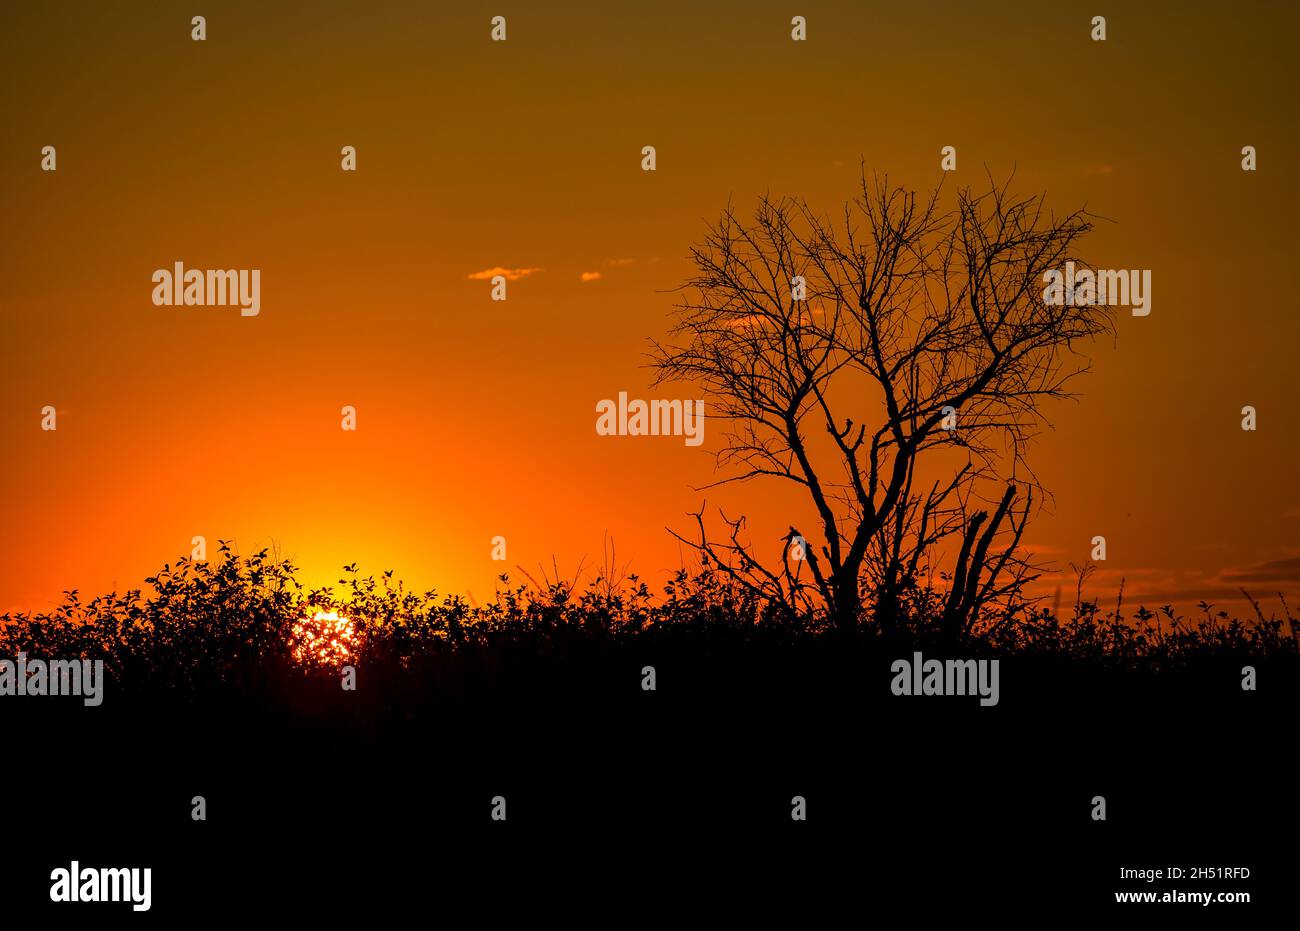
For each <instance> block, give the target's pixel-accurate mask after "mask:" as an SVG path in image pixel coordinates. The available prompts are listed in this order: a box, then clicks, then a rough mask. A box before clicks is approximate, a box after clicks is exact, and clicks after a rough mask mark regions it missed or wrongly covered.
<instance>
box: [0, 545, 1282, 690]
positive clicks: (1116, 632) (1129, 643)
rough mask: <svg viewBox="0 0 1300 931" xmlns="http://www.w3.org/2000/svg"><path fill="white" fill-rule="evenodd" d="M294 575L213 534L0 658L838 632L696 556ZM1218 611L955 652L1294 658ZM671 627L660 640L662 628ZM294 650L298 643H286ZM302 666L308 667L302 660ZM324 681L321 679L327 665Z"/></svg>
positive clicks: (175, 673)
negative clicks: (209, 548) (660, 569)
mask: <svg viewBox="0 0 1300 931" xmlns="http://www.w3.org/2000/svg"><path fill="white" fill-rule="evenodd" d="M297 571H298V568H297V567H296V566H294V565H293V564H292V562H291V561H289V560H286V559H276V558H273V557H271V556H269V555H268V551H267V550H261V551H260V552H257V553H255V554H253V555H251V556H247V557H243V556H240V555H238V554H237V553H235V552H234V551H233V548H232V547H231V545H230V544H229V543H227V542H222V544H221V547H220V552H219V556H218V558H217V559H216V560H214V561H210V562H195V561H192V560H189V559H184V558H182V559H181V560H180V561H179V562H177V563H176V564H175V565H174V566H173V565H167V566H164V567H163V569H162V571H160V572H159V573H158V574H157V575H156V576H154V577H151V578H148V579H146V580H145V582H146V584H147V585H148V586H149V589H148V590H147V591H146V590H141V589H133V590H130V591H127V592H125V593H124V594H118V593H111V594H108V595H103V596H100V597H97V598H94V599H93V600H91V601H88V602H82V601H81V599H80V596H79V594H78V593H77V592H76V591H69V592H65V593H64V596H65V597H64V601H63V603H62V604H61V605H60V606H59V607H58V608H57V609H56V610H55V611H54V612H52V613H49V614H35V615H28V614H18V615H8V614H6V615H0V656H14V655H16V654H17V653H18V652H19V651H26V652H27V653H28V654H29V655H32V656H52V657H53V656H57V657H62V658H74V657H76V658H96V659H103V660H104V662H105V666H106V667H107V668H108V669H109V671H110V673H111V674H112V676H113V679H114V680H115V681H118V682H132V681H148V682H149V683H150V685H151V686H152V687H159V686H161V687H172V688H177V687H179V688H183V689H189V690H200V689H203V688H204V687H206V686H211V685H234V686H243V687H246V688H248V689H256V688H257V687H258V684H259V683H264V682H266V681H267V679H268V675H269V674H274V673H276V672H277V671H278V672H280V673H290V674H310V673H311V671H312V667H313V666H322V665H327V666H329V667H331V668H333V667H335V666H337V665H338V664H339V663H340V659H339V654H338V653H337V652H335V653H333V654H331V655H330V656H329V658H328V660H327V661H326V660H323V659H322V658H318V657H311V656H309V657H308V659H307V661H305V662H304V661H302V660H301V658H300V659H298V660H295V658H294V653H295V649H297V648H298V647H300V646H301V644H302V643H303V639H304V636H303V635H304V624H305V625H306V627H307V629H308V630H310V624H311V618H313V617H314V616H315V615H316V614H318V613H322V612H338V614H339V615H340V616H341V617H344V618H347V619H348V620H349V621H350V622H351V627H352V629H351V634H352V639H351V641H350V644H349V648H348V650H347V658H346V659H343V660H341V662H353V663H358V664H365V665H372V664H382V665H395V666H398V667H407V666H408V665H409V664H410V663H411V662H412V661H414V660H420V659H424V658H432V657H438V656H444V657H445V656H447V655H449V654H453V653H456V652H458V651H464V650H471V651H482V650H487V651H492V650H497V649H503V650H504V649H513V648H517V647H523V648H525V649H528V648H532V649H535V650H537V651H553V650H555V649H556V648H563V647H564V646H565V645H576V644H580V643H583V642H592V641H620V640H629V639H632V638H638V637H644V638H653V637H656V636H659V635H661V634H664V635H669V636H673V637H676V638H679V639H678V640H677V643H678V645H679V646H683V647H684V648H686V649H689V648H690V646H689V645H690V644H691V643H698V644H699V645H701V646H704V645H717V644H719V643H724V642H728V641H733V642H746V641H762V642H764V643H767V644H773V643H778V644H779V643H780V642H782V641H787V642H794V641H800V640H813V639H816V638H824V637H843V636H845V634H844V631H843V630H842V629H840V628H838V627H836V626H834V625H833V624H832V622H831V620H830V619H829V618H827V617H826V616H824V615H823V614H820V613H817V612H811V613H807V614H801V615H796V614H792V613H791V612H790V611H789V609H788V608H787V607H785V606H784V605H780V604H777V603H773V602H764V601H762V600H760V599H759V598H757V597H756V596H754V595H753V594H752V593H750V592H748V591H746V590H745V589H743V588H742V587H740V586H738V585H736V584H735V582H734V581H732V580H731V579H730V578H729V577H728V576H727V575H726V574H725V573H723V572H719V571H716V569H715V568H713V567H710V566H709V565H708V564H707V563H706V564H704V565H702V566H701V567H699V568H698V569H697V570H696V571H694V572H688V571H686V570H684V569H683V570H679V571H678V572H677V573H676V574H675V575H674V577H673V578H672V580H671V581H670V582H668V583H667V584H666V585H664V587H663V590H662V594H661V595H658V596H656V595H655V594H653V593H652V592H651V590H650V588H649V586H647V584H646V583H645V582H644V581H643V580H641V579H640V578H638V577H637V576H636V575H635V574H632V575H625V574H623V573H620V572H617V571H611V569H610V567H608V566H607V567H606V568H605V570H603V571H601V572H599V573H598V574H597V575H596V576H595V577H594V578H593V579H591V580H590V581H589V582H588V583H587V584H586V585H585V587H580V584H579V583H580V575H581V574H580V573H578V574H575V577H574V578H573V579H572V580H564V579H560V578H559V576H558V573H557V574H556V577H555V578H554V579H552V578H551V576H550V575H549V574H544V575H543V580H542V582H541V583H538V582H537V581H536V580H535V579H534V578H533V577H532V576H531V575H529V574H528V573H527V572H524V575H525V576H526V577H527V578H528V579H529V582H528V584H521V585H511V584H510V581H509V577H508V576H507V575H504V574H503V575H502V576H500V581H501V585H500V586H499V587H498V589H497V591H496V593H495V596H494V598H493V599H492V600H491V601H490V602H488V603H486V604H483V605H478V604H473V603H471V602H469V601H467V600H465V599H464V598H462V597H461V596H459V595H445V596H442V597H439V595H438V594H437V592H435V591H425V592H418V593H417V592H410V591H407V590H406V589H405V587H404V586H403V584H402V583H401V582H400V581H395V580H394V579H393V577H392V576H393V573H392V572H391V571H390V572H385V573H383V574H382V575H381V576H380V577H379V578H378V579H376V578H375V577H373V576H367V577H364V578H363V577H361V575H360V573H359V571H358V569H357V567H356V565H351V566H346V567H345V568H344V578H342V579H341V580H340V583H339V587H337V588H319V589H307V588H305V587H304V586H303V585H302V583H300V582H299V581H298V579H297V578H296V572H297ZM1248 597H1249V596H1248ZM943 600H944V593H943V592H940V591H934V590H931V589H925V588H912V589H910V590H909V591H908V592H906V593H905V595H904V597H902V598H900V599H898V602H897V603H898V611H899V617H898V618H897V619H896V620H895V624H894V632H893V633H892V634H891V636H890V638H889V645H890V646H891V648H893V647H896V648H903V647H910V646H916V647H922V646H925V645H933V644H935V643H938V642H940V640H939V638H938V625H939V621H940V616H941V612H942V605H943ZM1252 604H1253V605H1254V608H1255V613H1256V617H1255V618H1253V619H1251V620H1250V621H1249V622H1246V621H1242V620H1240V619H1237V618H1232V617H1230V616H1229V615H1228V614H1227V613H1226V612H1224V611H1218V612H1215V611H1214V610H1213V608H1214V606H1213V605H1210V604H1206V603H1205V602H1202V603H1201V605H1200V609H1201V614H1200V616H1197V617H1194V618H1184V617H1180V616H1178V615H1177V614H1176V613H1175V611H1174V609H1173V607H1172V606H1170V605H1164V606H1162V607H1161V608H1160V609H1159V610H1158V611H1150V610H1148V609H1147V608H1145V607H1140V608H1138V609H1137V611H1136V612H1134V613H1133V615H1132V617H1125V616H1123V615H1122V614H1121V609H1122V600H1121V602H1120V603H1118V604H1117V605H1116V608H1115V610H1113V611H1109V612H1105V613H1103V611H1102V609H1101V607H1100V606H1099V604H1098V603H1097V602H1096V601H1087V600H1084V599H1083V598H1082V597H1080V598H1079V599H1078V600H1077V601H1076V603H1075V605H1074V607H1073V609H1072V611H1071V616H1070V617H1068V618H1062V617H1059V616H1057V614H1055V613H1053V612H1052V611H1050V610H1048V609H1045V608H1035V607H1029V606H1022V607H1021V608H1019V609H1017V610H1015V611H1014V612H1011V613H1006V612H1000V613H990V614H986V615H982V616H981V617H980V618H978V620H977V623H975V624H973V625H972V626H971V629H970V632H969V634H968V635H967V641H966V643H965V644H963V647H964V648H965V649H966V650H967V651H969V652H972V653H997V654H1016V655H1023V656H1041V657H1053V658H1058V659H1069V660H1077V661H1083V662H1087V663H1089V664H1096V665H1099V666H1104V667H1143V668H1148V669H1155V670H1162V669H1172V668H1177V667H1179V666H1182V665H1186V664H1190V663H1193V662H1195V661H1197V660H1199V659H1228V658H1234V657H1242V658H1255V659H1259V658H1267V657H1275V656H1284V655H1289V656H1292V657H1294V656H1295V655H1296V654H1297V646H1298V638H1297V630H1296V622H1295V619H1294V618H1293V617H1292V616H1291V612H1290V609H1289V607H1287V605H1286V603H1285V601H1284V600H1283V601H1282V607H1283V612H1284V619H1278V618H1274V617H1265V616H1264V614H1263V612H1262V610H1261V609H1260V607H1259V605H1258V603H1257V602H1254V601H1253V599H1252ZM668 632H671V633H668ZM851 636H853V637H855V638H858V639H860V640H861V641H863V642H866V641H870V640H872V639H876V640H879V639H880V638H881V636H882V635H881V633H880V628H879V626H878V622H877V620H876V615H875V613H874V612H873V611H872V610H871V609H870V606H869V605H868V606H867V607H865V608H864V611H863V619H862V623H861V624H860V625H859V627H858V629H857V631H856V632H854V633H853V634H852V635H851ZM299 654H300V657H301V650H299ZM313 659H316V660H317V661H316V662H312V660H313ZM331 674H332V672H331Z"/></svg>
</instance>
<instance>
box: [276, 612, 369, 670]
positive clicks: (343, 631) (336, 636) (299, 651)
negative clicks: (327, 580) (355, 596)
mask: <svg viewBox="0 0 1300 931" xmlns="http://www.w3.org/2000/svg"><path fill="white" fill-rule="evenodd" d="M289 645H290V648H291V650H292V655H293V658H294V661H295V662H298V663H308V664H318V665H322V666H332V665H337V664H339V663H343V662H346V661H347V660H348V659H350V658H351V657H352V654H353V650H354V649H355V647H356V645H357V632H356V628H355V627H354V626H353V624H352V621H351V620H350V619H348V618H346V617H340V616H339V613H338V612H337V611H317V612H316V614H315V615H313V616H312V617H310V618H301V619H299V620H298V621H295V622H294V625H293V631H292V633H291V634H290V638H289Z"/></svg>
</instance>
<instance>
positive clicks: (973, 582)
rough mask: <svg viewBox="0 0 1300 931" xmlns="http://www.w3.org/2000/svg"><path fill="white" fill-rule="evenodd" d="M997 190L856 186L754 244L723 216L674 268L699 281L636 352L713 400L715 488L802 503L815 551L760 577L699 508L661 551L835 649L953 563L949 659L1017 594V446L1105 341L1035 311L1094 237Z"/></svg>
mask: <svg viewBox="0 0 1300 931" xmlns="http://www.w3.org/2000/svg"><path fill="white" fill-rule="evenodd" d="M1010 183H1011V179H1008V181H1007V182H1005V183H1002V184H998V183H996V182H994V181H993V180H992V179H991V178H990V179H989V183H988V188H987V189H986V190H982V191H981V192H980V193H975V192H973V191H972V190H971V189H970V188H965V189H962V190H960V191H958V192H957V193H956V198H955V201H956V203H955V207H953V208H951V209H949V210H944V209H941V207H940V196H941V194H942V187H941V186H940V187H939V188H936V189H935V190H934V191H933V192H931V193H929V194H928V195H918V194H917V193H916V192H911V191H907V190H904V189H903V188H900V187H896V186H891V185H890V183H889V181H888V179H879V178H873V179H870V180H869V179H868V178H867V176H866V175H865V173H864V174H863V176H862V179H861V185H860V189H859V191H858V192H857V194H856V196H855V197H854V198H853V199H852V200H851V201H850V202H848V203H847V204H845V206H844V210H843V214H842V216H840V217H837V218H835V219H831V218H828V217H825V216H822V215H819V214H817V213H815V212H814V211H813V210H812V209H811V208H810V207H809V206H808V205H807V204H806V203H805V202H804V201H802V200H799V199H795V198H791V197H784V198H779V199H776V198H773V197H771V196H765V197H763V198H761V199H760V200H759V203H758V207H757V209H756V211H755V213H754V216H753V220H752V222H746V221H744V220H742V219H741V218H740V217H738V216H737V214H736V213H735V212H734V211H733V210H732V209H731V207H730V206H728V207H727V209H725V210H724V211H723V212H722V214H721V217H720V219H719V220H718V221H717V222H716V223H715V224H713V225H712V226H711V227H710V228H709V230H708V232H707V234H706V235H705V237H704V239H703V242H702V243H700V244H698V245H696V246H694V247H693V248H692V250H691V257H692V259H693V261H694V265H695V274H694V276H693V277H692V278H690V279H689V280H688V281H686V282H685V283H684V284H683V285H682V287H681V288H680V289H679V290H681V291H682V292H683V294H684V295H685V297H684V298H683V300H682V301H681V302H680V303H679V304H678V307H677V311H676V314H675V319H674V325H673V327H672V330H671V336H670V338H669V341H668V342H667V344H662V343H656V344H655V347H654V353H653V358H654V366H655V368H656V370H657V379H656V381H657V383H663V382H666V381H675V380H687V381H691V382H693V383H695V384H698V385H700V386H702V387H704V388H705V389H706V390H707V391H708V392H709V394H710V406H711V411H712V412H713V414H714V416H716V417H719V418H721V420H722V421H723V422H724V423H725V424H726V428H725V429H726V434H725V439H724V443H723V447H722V449H721V451H720V452H719V454H718V465H719V470H720V471H721V472H722V473H723V475H724V477H722V478H721V479H719V480H718V481H717V482H714V483H713V485H720V484H727V483H736V482H748V481H751V480H753V479H758V478H772V479H777V480H780V481H783V482H789V483H793V484H795V485H797V486H799V487H800V488H801V489H803V491H804V492H805V493H806V495H807V501H808V502H809V503H810V505H811V506H812V508H813V509H814V510H815V513H816V515H817V526H816V530H817V531H818V539H817V540H816V545H814V539H813V538H812V537H805V535H804V534H803V533H801V532H800V531H799V530H798V529H797V528H796V527H795V526H791V527H790V528H789V531H788V533H787V534H786V535H785V537H784V538H783V539H782V543H781V551H780V553H779V554H778V555H776V556H775V557H774V558H772V559H770V560H769V561H768V562H767V563H764V562H763V560H762V559H760V558H759V556H758V555H757V554H756V553H755V552H754V550H753V547H752V543H750V542H748V541H746V540H745V539H744V518H743V517H741V518H736V519H731V518H728V517H727V516H726V514H725V513H724V514H722V520H723V522H724V524H725V525H726V528H727V529H726V530H725V531H724V533H723V535H722V537H721V538H716V537H713V536H711V535H710V533H709V531H708V528H707V527H706V523H705V520H704V513H703V508H701V511H700V512H699V513H697V514H695V515H694V517H695V521H696V525H697V526H696V531H697V533H696V534H695V535H694V537H693V538H691V539H688V538H686V537H684V536H682V535H681V534H676V533H675V532H674V535H675V536H677V538H678V539H679V540H682V541H683V542H685V543H687V544H689V545H690V546H692V547H694V548H695V549H696V550H697V551H698V552H699V553H701V554H702V555H703V557H704V558H705V559H706V561H708V562H711V563H713V564H715V565H717V566H718V567H719V568H720V569H721V570H722V571H723V572H725V573H726V574H728V575H729V576H731V577H732V578H733V579H734V580H735V581H737V582H738V583H740V584H742V585H744V586H746V587H747V588H749V589H750V590H751V591H753V592H754V593H756V594H761V595H762V596H763V597H764V598H767V599H770V600H773V601H776V602H778V603H780V604H783V605H785V606H786V607H787V608H788V609H789V610H791V611H793V612H799V611H807V610H809V609H811V608H812V607H814V606H820V608H821V609H823V610H825V612H826V613H827V614H828V616H829V617H830V618H831V619H832V620H833V622H834V623H835V624H836V625H837V626H839V627H841V628H853V627H855V626H857V625H858V624H859V623H860V622H861V621H862V619H863V618H864V616H865V610H866V609H868V608H870V609H871V610H872V612H873V615H874V617H875V619H876V620H877V621H878V622H879V623H880V625H881V627H882V629H883V630H884V631H886V632H888V631H890V630H891V629H892V625H894V624H895V623H896V621H897V618H898V616H899V614H900V611H899V609H900V602H901V600H902V599H904V598H907V597H920V593H921V592H922V591H924V592H926V593H929V596H930V597H937V596H934V595H933V593H932V592H931V589H930V587H929V586H926V587H925V588H924V589H923V590H922V589H921V588H919V587H918V582H917V580H918V574H919V573H923V572H925V571H927V570H928V571H931V572H932V571H933V569H934V567H933V565H931V560H932V559H936V558H938V557H939V556H940V555H941V554H943V553H945V552H947V553H951V552H952V551H954V550H955V554H953V555H952V556H951V559H952V563H951V571H950V572H948V573H945V575H947V576H948V578H949V579H950V582H951V585H950V587H949V590H948V592H947V594H946V596H944V598H943V602H942V604H941V605H939V606H938V607H939V609H940V610H939V616H940V618H941V620H940V622H939V627H940V629H941V630H940V632H941V633H942V634H943V636H944V637H945V638H946V639H948V640H956V639H959V638H960V637H961V636H962V635H963V634H964V633H965V632H966V630H967V629H968V628H969V625H970V624H971V622H972V620H973V619H974V618H975V617H976V616H977V615H978V613H979V611H980V610H981V608H982V607H984V606H986V605H989V604H992V603H995V602H1000V603H1002V604H1004V605H1005V604H1009V603H1011V602H1012V601H1013V600H1015V599H1018V598H1021V597H1023V596H1022V594H1021V590H1022V588H1023V586H1024V584H1025V583H1026V582H1027V581H1029V580H1030V579H1031V578H1032V576H1031V575H1030V574H1029V573H1030V570H1031V567H1030V566H1029V565H1028V563H1027V562H1026V560H1025V559H1024V558H1022V555H1021V551H1020V546H1019V544H1020V538H1021V535H1022V533H1023V531H1024V527H1025V521H1026V520H1027V518H1028V516H1029V514H1030V510H1031V506H1032V502H1033V498H1034V495H1033V489H1034V488H1035V487H1037V485H1038V482H1037V480H1036V478H1035V476H1034V474H1033V472H1032V470H1030V469H1029V468H1028V465H1027V464H1026V462H1025V460H1024V454H1025V451H1026V444H1027V443H1028V441H1029V439H1030V438H1031V437H1032V436H1033V435H1034V434H1035V433H1036V432H1037V431H1038V430H1039V429H1041V427H1042V426H1044V425H1045V424H1046V420H1045V419H1044V416H1043V411H1042V408H1043V402H1044V401H1045V400H1047V399H1049V398H1058V397H1064V396H1067V392H1066V387H1067V384H1068V383H1069V382H1070V380H1071V379H1072V378H1074V377H1075V376H1076V375H1078V374H1080V373H1082V372H1084V371H1086V370H1087V367H1088V360H1087V359H1086V357H1084V356H1082V355H1080V354H1079V352H1078V345H1079V344H1080V343H1081V342H1082V341H1085V340H1088V339H1090V338H1092V337H1095V336H1096V335H1098V334H1100V333H1103V332H1106V331H1109V330H1110V329H1111V327H1112V323H1113V321H1112V317H1111V314H1110V312H1109V311H1108V310H1107V309H1106V308H1104V307H1100V306H1097V305H1076V304H1072V303H1069V302H1067V303H1064V304H1062V305H1053V304H1049V303H1047V302H1046V301H1045V300H1044V297H1043V282H1042V276H1043V273H1044V272H1045V271H1047V270H1048V269H1052V268H1060V267H1062V266H1063V264H1064V263H1065V262H1066V261H1070V260H1073V261H1075V262H1076V264H1078V265H1084V264H1085V263H1083V262H1082V261H1081V260H1080V259H1079V258H1078V257H1077V256H1075V255H1074V254H1073V249H1074V247H1075V244H1076V241H1077V240H1078V239H1079V238H1080V237H1081V236H1083V235H1084V234H1085V233H1087V232H1088V231H1090V230H1091V229H1092V222H1091V219H1092V218H1091V217H1090V215H1088V214H1087V213H1086V212H1084V211H1082V210H1080V211H1075V212H1073V213H1070V214H1068V215H1066V216H1064V217H1060V218H1058V217H1056V216H1054V215H1052V214H1051V213H1050V212H1049V211H1048V210H1047V208H1046V207H1045V203H1044V201H1045V198H1044V197H1043V196H1041V195H1040V196H1031V197H1021V196H1015V195H1013V194H1011V193H1010V191H1009V187H1010ZM954 425H955V428H953V427H954ZM936 476H937V477H936ZM1017 485H1024V486H1027V487H1028V489H1029V493H1028V494H1026V495H1024V496H1023V501H1020V498H1021V495H1020V493H1019V491H1018V488H1017ZM707 487H713V486H712V485H710V486H707ZM1040 498H1041V496H1040ZM982 502H988V504H989V507H991V508H992V511H991V513H990V511H989V510H988V509H986V508H984V507H981V506H980V505H981V503H982ZM796 538H805V539H807V541H808V542H807V546H806V547H803V548H802V549H803V553H800V552H798V550H799V549H800V547H799V546H798V545H797V543H798V541H797V539H796ZM792 544H793V545H792ZM800 556H803V557H804V558H802V559H801V558H799V557H800ZM805 564H806V566H807V571H805V570H804V565H805Z"/></svg>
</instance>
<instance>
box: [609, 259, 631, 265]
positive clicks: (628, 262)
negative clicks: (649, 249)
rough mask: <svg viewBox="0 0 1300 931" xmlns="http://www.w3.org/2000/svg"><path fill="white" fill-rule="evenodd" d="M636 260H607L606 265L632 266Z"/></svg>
mask: <svg viewBox="0 0 1300 931" xmlns="http://www.w3.org/2000/svg"><path fill="white" fill-rule="evenodd" d="M635 261H636V259H607V260H606V261H605V264H606V265H631V264H632V263H633V262H635Z"/></svg>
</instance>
